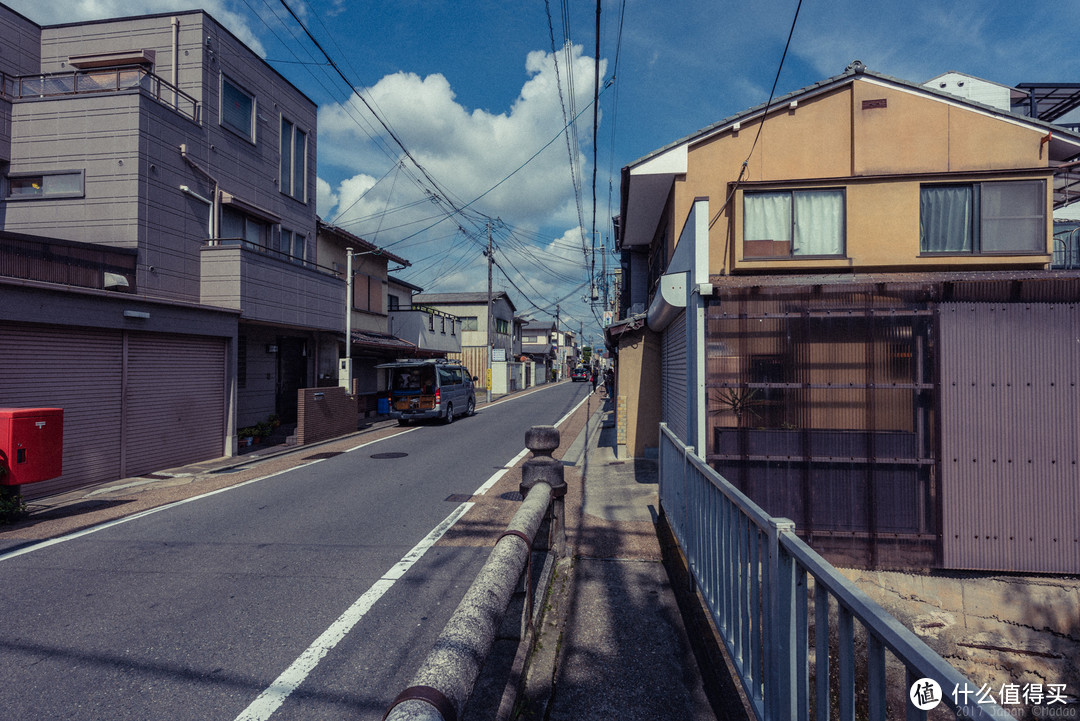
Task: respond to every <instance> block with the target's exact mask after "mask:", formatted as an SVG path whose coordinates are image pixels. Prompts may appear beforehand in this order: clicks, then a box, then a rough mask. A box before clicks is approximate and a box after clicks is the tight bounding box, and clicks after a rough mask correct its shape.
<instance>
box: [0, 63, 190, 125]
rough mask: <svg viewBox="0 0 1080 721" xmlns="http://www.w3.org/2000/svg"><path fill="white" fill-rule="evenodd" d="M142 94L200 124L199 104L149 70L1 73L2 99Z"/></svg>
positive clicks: (116, 69)
mask: <svg viewBox="0 0 1080 721" xmlns="http://www.w3.org/2000/svg"><path fill="white" fill-rule="evenodd" d="M124 90H140V91H141V92H142V93H143V94H144V95H148V96H149V97H151V98H153V99H154V100H156V101H158V102H159V103H161V104H162V105H166V106H168V107H170V108H172V109H173V110H175V111H176V112H178V113H180V114H181V115H183V116H185V117H186V118H188V119H189V120H193V121H195V122H196V123H197V122H199V101H198V100H196V99H195V98H193V97H191V96H190V95H188V94H187V93H185V92H184V91H182V90H180V89H179V88H176V87H174V86H173V85H172V84H170V83H168V82H167V81H165V80H163V79H161V78H160V77H158V76H157V75H154V74H153V73H152V72H150V71H149V70H147V69H146V68H141V67H133V66H124V67H111V68H94V69H91V70H75V71H70V72H64V73H40V74H37V75H20V76H13V75H6V74H4V73H0V96H3V97H6V98H8V99H10V100H29V99H34V98H55V97H62V96H69V95H89V94H100V93H117V92H120V91H124Z"/></svg>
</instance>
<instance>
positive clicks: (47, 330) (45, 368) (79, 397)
mask: <svg viewBox="0 0 1080 721" xmlns="http://www.w3.org/2000/svg"><path fill="white" fill-rule="evenodd" d="M0 341H2V343H3V348H4V351H3V352H2V353H0V406H4V407H16V408H19V407H21V408H35V407H50V408H63V409H64V457H63V471H64V472H63V475H61V476H60V477H59V478H54V479H51V480H48V481H41V482H40V483H34V484H28V485H26V486H24V487H23V489H22V493H23V496H24V497H26V498H40V497H41V496H46V495H51V494H53V493H60V492H62V491H66V490H70V489H72V488H77V487H79V486H87V485H91V484H94V483H100V482H103V481H109V480H113V479H116V478H119V477H120V461H121V448H120V434H119V433H118V432H114V429H119V427H120V418H121V383H122V373H123V341H122V337H121V334H120V332H119V331H93V330H73V329H70V328H60V327H43V326H25V325H18V324H6V323H0Z"/></svg>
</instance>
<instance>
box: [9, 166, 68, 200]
mask: <svg viewBox="0 0 1080 721" xmlns="http://www.w3.org/2000/svg"><path fill="white" fill-rule="evenodd" d="M60 176H64V177H73V178H78V185H79V189H78V190H68V191H57V192H49V191H48V189H47V185H48V183H47V182H46V180H47V179H48V178H56V177H60ZM35 179H37V180H38V182H39V184H40V192H37V193H18V194H16V193H13V192H12V188H13V183H12V181H27V180H30V181H33V180H35ZM85 197H86V171H84V170H48V171H43V172H40V173H32V172H30V173H27V172H18V173H8V174H7V176H6V179H5V182H4V200H15V201H19V200H62V199H65V198H85Z"/></svg>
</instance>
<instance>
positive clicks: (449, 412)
mask: <svg viewBox="0 0 1080 721" xmlns="http://www.w3.org/2000/svg"><path fill="white" fill-rule="evenodd" d="M446 422H447V424H450V423H453V422H454V404H453V403H447V404H446Z"/></svg>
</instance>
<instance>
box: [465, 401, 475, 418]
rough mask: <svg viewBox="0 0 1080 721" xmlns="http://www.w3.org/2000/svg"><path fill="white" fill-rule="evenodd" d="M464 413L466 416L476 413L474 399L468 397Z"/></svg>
mask: <svg viewBox="0 0 1080 721" xmlns="http://www.w3.org/2000/svg"><path fill="white" fill-rule="evenodd" d="M465 415H467V416H474V415H476V401H475V400H473V399H472V398H470V399H469V403H468V405H466V406H465Z"/></svg>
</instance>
